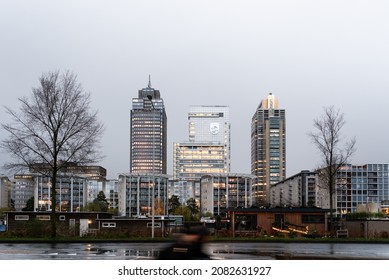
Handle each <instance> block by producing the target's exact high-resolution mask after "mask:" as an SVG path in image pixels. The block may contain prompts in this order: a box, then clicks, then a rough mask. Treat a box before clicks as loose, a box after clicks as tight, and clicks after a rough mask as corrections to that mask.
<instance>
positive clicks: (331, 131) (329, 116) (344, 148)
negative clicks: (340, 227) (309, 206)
mask: <svg viewBox="0 0 389 280" xmlns="http://www.w3.org/2000/svg"><path fill="white" fill-rule="evenodd" d="M344 124H345V119H344V115H343V114H342V113H341V112H340V111H339V109H335V108H334V107H333V106H330V107H325V108H324V114H323V115H322V116H321V117H319V118H317V119H315V120H314V122H313V126H314V128H315V130H316V131H315V132H311V133H310V134H309V136H310V137H311V139H312V141H313V143H314V145H315V146H316V148H317V149H318V150H319V153H320V155H321V159H322V163H321V167H320V168H319V176H320V180H321V181H322V182H323V184H324V187H326V188H328V190H329V199H330V233H331V235H333V233H334V196H335V194H336V192H335V186H336V176H337V173H338V171H339V170H340V169H341V168H342V166H344V165H345V164H347V163H348V161H349V159H350V158H351V156H352V155H353V154H354V152H355V143H356V140H355V138H352V139H351V140H349V141H345V142H344V144H342V142H343V140H344V139H343V138H342V134H341V130H342V128H343V126H344Z"/></svg>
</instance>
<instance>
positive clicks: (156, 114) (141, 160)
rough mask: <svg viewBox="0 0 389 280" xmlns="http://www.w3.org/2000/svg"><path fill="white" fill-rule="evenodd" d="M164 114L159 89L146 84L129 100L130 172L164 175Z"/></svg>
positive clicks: (165, 128)
mask: <svg viewBox="0 0 389 280" xmlns="http://www.w3.org/2000/svg"><path fill="white" fill-rule="evenodd" d="M166 157H167V117H166V111H165V106H164V103H163V99H162V98H161V95H160V92H159V90H155V89H154V88H152V87H151V82H150V78H149V83H148V86H147V87H146V88H143V89H141V90H139V91H138V98H133V99H132V110H131V112H130V172H131V173H155V174H166V165H167V164H166V160H167V158H166Z"/></svg>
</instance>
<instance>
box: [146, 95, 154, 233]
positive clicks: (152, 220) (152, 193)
mask: <svg viewBox="0 0 389 280" xmlns="http://www.w3.org/2000/svg"><path fill="white" fill-rule="evenodd" d="M147 98H148V99H149V100H150V102H151V106H152V107H153V110H154V111H155V107H154V104H153V100H152V99H153V97H152V96H151V95H150V94H148V95H147ZM154 113H155V112H154ZM154 121H155V117H154V114H153V124H152V126H153V159H152V165H153V169H152V175H153V185H152V191H151V238H154V228H155V217H154V216H155V209H154V208H155V197H154V195H155V194H154V192H155V169H154V165H155V162H154V159H155V129H154V126H155V124H154Z"/></svg>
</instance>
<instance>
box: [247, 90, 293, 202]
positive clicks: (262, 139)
mask: <svg viewBox="0 0 389 280" xmlns="http://www.w3.org/2000/svg"><path fill="white" fill-rule="evenodd" d="M285 134H286V128H285V110H284V109H279V108H278V100H277V99H275V98H274V95H273V94H271V93H269V95H268V97H267V98H266V99H264V100H262V102H261V103H260V105H259V106H258V108H257V110H256V111H255V113H254V115H253V117H252V122H251V174H253V175H254V176H256V178H255V180H254V183H253V204H254V205H267V204H268V203H269V188H270V186H271V185H272V184H275V183H277V182H279V181H282V180H284V179H285V177H286V166H285V160H286V135H285Z"/></svg>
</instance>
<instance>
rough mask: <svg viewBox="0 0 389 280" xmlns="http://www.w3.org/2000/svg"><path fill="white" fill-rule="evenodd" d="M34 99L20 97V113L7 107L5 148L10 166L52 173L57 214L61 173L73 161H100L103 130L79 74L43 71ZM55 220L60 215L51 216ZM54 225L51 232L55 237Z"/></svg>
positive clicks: (81, 162)
mask: <svg viewBox="0 0 389 280" xmlns="http://www.w3.org/2000/svg"><path fill="white" fill-rule="evenodd" d="M39 82H40V85H39V86H38V87H37V88H33V89H32V96H31V98H27V97H23V98H19V101H20V104H21V106H20V108H19V110H18V112H16V111H14V110H12V109H11V108H7V107H6V108H5V109H6V112H7V113H8V115H9V116H10V117H11V119H12V123H9V124H2V125H1V126H2V128H3V129H4V130H5V131H7V132H8V134H9V136H8V138H7V139H5V140H3V141H2V142H1V144H0V147H1V148H2V149H3V150H4V151H6V152H7V153H9V154H10V155H11V156H12V158H13V160H14V161H13V162H11V163H8V164H6V165H5V168H6V169H12V170H18V171H21V170H24V171H26V170H29V171H31V172H36V173H40V174H43V175H45V176H49V177H51V180H52V191H51V195H52V197H51V201H52V205H53V207H52V210H53V212H52V213H53V215H54V214H55V208H56V207H55V206H56V178H57V173H58V172H59V171H60V170H61V169H62V168H64V167H65V166H67V165H68V164H69V163H71V164H77V165H85V164H91V163H96V162H98V161H100V160H101V159H102V158H103V156H102V155H101V154H100V152H99V148H100V146H99V143H100V139H101V136H102V133H103V131H104V127H103V125H102V124H101V123H100V122H99V121H98V118H97V111H95V112H91V111H90V103H91V100H90V94H89V93H86V92H84V90H83V89H82V86H81V84H80V83H78V82H77V77H76V76H75V75H74V74H72V73H70V72H65V73H63V74H60V73H59V72H58V71H56V72H49V73H46V74H43V75H42V76H41V77H40V78H39ZM52 220H53V221H54V222H55V219H52ZM55 234H56V229H55V225H53V227H52V236H53V237H55Z"/></svg>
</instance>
